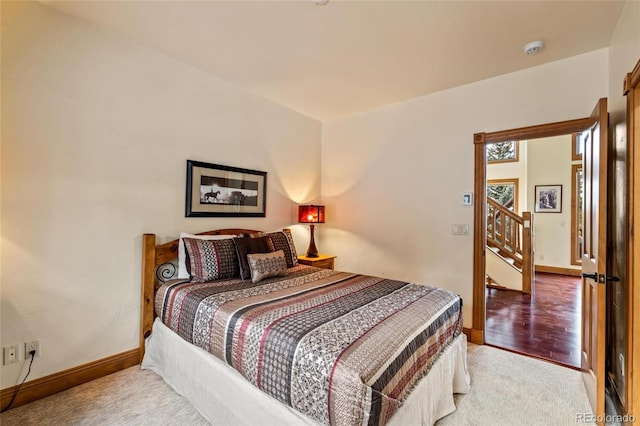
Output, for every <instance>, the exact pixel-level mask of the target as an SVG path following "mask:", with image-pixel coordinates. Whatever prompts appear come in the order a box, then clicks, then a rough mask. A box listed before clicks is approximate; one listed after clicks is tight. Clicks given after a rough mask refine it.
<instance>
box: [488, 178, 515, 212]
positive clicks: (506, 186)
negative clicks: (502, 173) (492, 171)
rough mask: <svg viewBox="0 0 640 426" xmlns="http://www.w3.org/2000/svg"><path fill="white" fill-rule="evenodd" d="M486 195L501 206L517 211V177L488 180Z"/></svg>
mask: <svg viewBox="0 0 640 426" xmlns="http://www.w3.org/2000/svg"><path fill="white" fill-rule="evenodd" d="M487 197H489V198H491V199H492V200H494V201H495V202H497V203H498V204H500V205H501V206H503V207H505V208H507V209H509V210H511V211H513V212H515V213H518V179H517V178H510V179H493V180H488V181H487Z"/></svg>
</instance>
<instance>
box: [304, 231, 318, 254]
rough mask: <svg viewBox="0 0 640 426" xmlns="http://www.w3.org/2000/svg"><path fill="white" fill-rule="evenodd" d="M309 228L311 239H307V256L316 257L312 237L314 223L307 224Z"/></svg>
mask: <svg viewBox="0 0 640 426" xmlns="http://www.w3.org/2000/svg"><path fill="white" fill-rule="evenodd" d="M309 228H311V240H309V247H308V248H307V257H318V249H317V248H316V240H315V238H314V235H313V234H314V228H315V225H309Z"/></svg>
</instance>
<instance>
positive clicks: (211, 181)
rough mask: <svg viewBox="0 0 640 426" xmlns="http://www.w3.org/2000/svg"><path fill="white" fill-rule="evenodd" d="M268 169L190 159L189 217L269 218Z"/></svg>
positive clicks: (187, 215)
mask: <svg viewBox="0 0 640 426" xmlns="http://www.w3.org/2000/svg"><path fill="white" fill-rule="evenodd" d="M266 189H267V172H260V171H257V170H249V169H241V168H238V167H230V166H221V165H219V164H211V163H203V162H201V161H191V160H187V189H186V210H185V217H214V216H227V217H228V216H236V217H265V215H266V207H267V192H266Z"/></svg>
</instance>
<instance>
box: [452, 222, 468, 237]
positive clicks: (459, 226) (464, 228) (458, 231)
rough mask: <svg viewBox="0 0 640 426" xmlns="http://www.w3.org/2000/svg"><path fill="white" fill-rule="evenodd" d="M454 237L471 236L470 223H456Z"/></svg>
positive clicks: (453, 229)
mask: <svg viewBox="0 0 640 426" xmlns="http://www.w3.org/2000/svg"><path fill="white" fill-rule="evenodd" d="M451 234H452V235H469V224H468V223H454V224H453V226H452V229H451Z"/></svg>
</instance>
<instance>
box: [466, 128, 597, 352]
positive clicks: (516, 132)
mask: <svg viewBox="0 0 640 426" xmlns="http://www.w3.org/2000/svg"><path fill="white" fill-rule="evenodd" d="M593 123H594V119H593V118H591V117H585V118H578V119H575V120H567V121H559V122H555V123H549V124H540V125H536V126H528V127H520V128H517V129H510V130H501V131H498V132H491V133H476V134H474V135H473V143H474V149H475V154H474V185H473V186H474V192H475V194H476V203H475V206H474V210H473V224H474V225H473V309H472V328H471V332H470V341H471V342H472V343H476V344H480V345H483V344H484V337H485V336H484V330H485V319H486V318H485V317H486V306H485V274H486V265H485V255H486V253H485V248H486V242H487V241H486V226H487V223H486V221H487V218H486V214H485V212H486V211H487V200H486V197H484V196H483V195H482V194H486V192H487V168H486V149H485V145H486V144H488V143H496V142H506V141H511V140H528V139H539V138H547V137H552V136H562V135H567V134H571V133H577V132H579V131H582V130H584V129H586V128H587V127H589V126H590V125H591V124H593Z"/></svg>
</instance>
